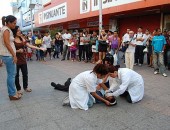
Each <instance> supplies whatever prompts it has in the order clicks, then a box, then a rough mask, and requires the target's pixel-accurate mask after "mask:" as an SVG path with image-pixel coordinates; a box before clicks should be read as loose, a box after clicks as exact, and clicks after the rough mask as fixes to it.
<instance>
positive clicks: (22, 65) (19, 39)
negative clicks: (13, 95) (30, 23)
mask: <svg viewBox="0 0 170 130" xmlns="http://www.w3.org/2000/svg"><path fill="white" fill-rule="evenodd" d="M12 32H13V34H14V38H15V39H14V44H15V47H16V56H17V59H18V61H17V67H16V68H17V74H16V76H15V85H16V88H17V91H18V93H19V94H22V91H21V86H20V83H19V71H20V69H21V72H22V76H23V88H24V90H25V91H26V92H31V91H32V90H31V89H30V88H28V69H27V62H26V56H25V49H24V48H25V46H27V47H30V48H32V49H37V50H44V49H42V48H39V47H36V46H33V45H31V44H29V43H28V42H27V41H26V40H25V39H24V37H23V36H22V34H21V30H20V28H19V26H16V27H15V29H12Z"/></svg>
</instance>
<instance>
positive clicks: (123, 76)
mask: <svg viewBox="0 0 170 130" xmlns="http://www.w3.org/2000/svg"><path fill="white" fill-rule="evenodd" d="M118 79H120V82H121V84H120V86H119V88H118V89H117V90H116V91H114V92H113V96H116V97H117V96H119V95H121V94H123V93H124V92H125V91H128V92H129V95H130V97H131V100H132V103H135V102H138V101H140V100H141V99H142V98H143V95H144V81H143V78H142V76H141V75H139V74H138V73H136V72H135V71H133V70H131V69H128V68H120V69H119V70H118Z"/></svg>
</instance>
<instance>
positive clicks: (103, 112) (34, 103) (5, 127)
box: [0, 59, 170, 130]
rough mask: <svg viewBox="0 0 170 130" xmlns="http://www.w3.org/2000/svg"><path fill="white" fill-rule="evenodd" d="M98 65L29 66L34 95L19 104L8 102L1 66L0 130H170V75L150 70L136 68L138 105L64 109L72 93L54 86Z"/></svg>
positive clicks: (26, 95) (120, 102) (54, 62)
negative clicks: (140, 84) (140, 86)
mask: <svg viewBox="0 0 170 130" xmlns="http://www.w3.org/2000/svg"><path fill="white" fill-rule="evenodd" d="M93 66H94V65H93V64H90V63H84V62H71V61H60V60H59V59H53V60H51V61H48V62H44V63H42V62H36V61H32V62H28V71H29V86H30V87H31V88H32V90H33V91H32V92H31V93H26V92H24V95H23V97H22V99H21V100H19V101H9V98H8V95H7V87H6V71H5V67H4V66H3V67H1V68H0V130H170V72H167V74H168V77H166V78H165V77H163V76H161V75H160V74H159V75H154V74H153V69H152V68H149V67H147V66H143V67H138V66H137V67H135V70H136V71H137V72H138V73H140V74H141V75H142V76H143V78H144V81H145V96H144V99H143V100H142V101H141V102H139V103H137V104H129V103H127V102H126V101H125V100H123V99H121V98H118V99H117V101H118V104H117V105H116V106H114V107H107V106H105V105H104V104H96V105H94V106H93V107H92V108H90V109H89V110H88V111H83V110H73V109H71V108H70V107H63V106H62V100H63V99H64V97H65V96H67V95H68V93H66V92H60V91H57V90H54V89H53V88H52V87H51V86H50V83H51V82H52V81H54V82H56V83H64V81H65V80H66V79H67V78H69V77H71V78H74V76H76V75H77V74H78V73H80V72H82V71H85V70H89V69H92V68H93ZM20 77H21V76H20ZM21 80H22V78H21Z"/></svg>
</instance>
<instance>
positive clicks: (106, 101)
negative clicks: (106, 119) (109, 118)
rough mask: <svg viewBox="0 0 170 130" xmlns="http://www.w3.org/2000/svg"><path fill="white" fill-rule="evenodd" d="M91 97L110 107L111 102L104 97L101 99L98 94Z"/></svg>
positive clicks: (93, 93)
mask: <svg viewBox="0 0 170 130" xmlns="http://www.w3.org/2000/svg"><path fill="white" fill-rule="evenodd" d="M91 95H92V96H93V97H95V98H97V99H98V100H100V101H102V102H104V103H105V104H106V105H107V106H110V102H109V101H108V100H106V99H104V98H102V97H100V96H99V95H98V94H97V93H96V92H91Z"/></svg>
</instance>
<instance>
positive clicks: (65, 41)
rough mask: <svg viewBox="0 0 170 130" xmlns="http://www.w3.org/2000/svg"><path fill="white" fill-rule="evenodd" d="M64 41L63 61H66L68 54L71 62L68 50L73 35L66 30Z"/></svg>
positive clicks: (63, 36)
mask: <svg viewBox="0 0 170 130" xmlns="http://www.w3.org/2000/svg"><path fill="white" fill-rule="evenodd" d="M62 38H63V41H64V47H63V58H62V61H63V60H65V57H66V54H67V60H69V57H70V51H69V50H68V43H69V40H70V39H71V34H70V33H69V32H68V30H67V29H66V30H65V33H64V34H63V35H62Z"/></svg>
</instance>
